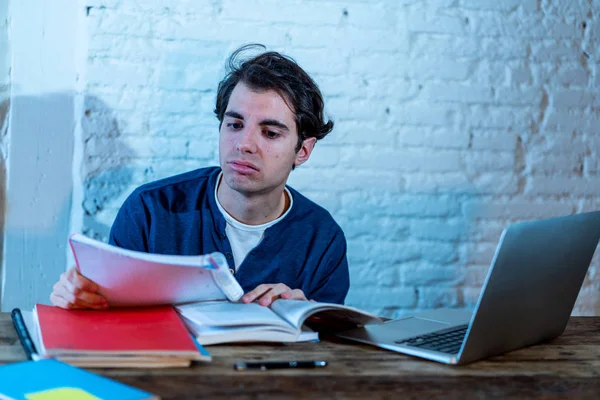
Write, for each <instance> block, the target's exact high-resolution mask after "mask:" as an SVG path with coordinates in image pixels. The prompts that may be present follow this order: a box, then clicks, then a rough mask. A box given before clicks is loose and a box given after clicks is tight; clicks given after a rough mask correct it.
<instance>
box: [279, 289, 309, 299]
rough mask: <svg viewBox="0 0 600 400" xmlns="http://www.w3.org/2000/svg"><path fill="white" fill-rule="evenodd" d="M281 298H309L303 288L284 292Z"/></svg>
mask: <svg viewBox="0 0 600 400" xmlns="http://www.w3.org/2000/svg"><path fill="white" fill-rule="evenodd" d="M281 298H282V299H286V300H308V299H307V298H306V296H305V295H304V292H303V291H302V290H301V289H294V290H290V291H286V292H283V293H281Z"/></svg>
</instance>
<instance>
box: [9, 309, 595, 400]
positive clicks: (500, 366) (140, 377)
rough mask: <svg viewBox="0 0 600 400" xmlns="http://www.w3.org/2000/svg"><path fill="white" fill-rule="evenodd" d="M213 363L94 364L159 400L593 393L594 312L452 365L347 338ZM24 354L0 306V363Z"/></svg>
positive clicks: (222, 350)
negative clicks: (315, 364)
mask: <svg viewBox="0 0 600 400" xmlns="http://www.w3.org/2000/svg"><path fill="white" fill-rule="evenodd" d="M207 349H208V350H209V352H210V353H211V354H212V355H213V362H212V363H208V364H198V365H194V366H193V367H191V368H175V369H157V370H152V369H142V370H139V369H138V370H136V369H95V370H92V371H94V372H96V373H99V374H102V375H105V376H108V377H111V378H113V379H116V380H118V381H121V382H123V383H126V384H129V385H132V386H135V387H138V388H140V389H144V390H147V391H149V392H152V393H155V394H157V395H159V396H161V398H163V399H182V398H206V399H229V398H236V399H281V398H313V399H320V398H327V399H329V398H336V399H339V398H352V399H375V398H381V399H408V398H436V397H437V398H459V399H464V398H487V397H492V396H493V397H499V398H507V397H512V398H519V399H523V398H536V399H559V398H560V399H564V398H569V399H571V400H574V399H581V398H590V399H600V317H573V318H571V320H570V322H569V325H568V327H567V330H566V331H565V333H564V334H563V335H562V336H561V337H559V338H557V339H555V340H554V341H552V342H550V343H546V344H541V345H537V346H533V347H529V348H526V349H521V350H517V351H513V352H511V353H508V354H506V355H503V356H498V357H493V358H491V359H488V360H485V361H479V362H475V363H473V364H469V365H466V366H461V367H451V366H446V365H442V364H438V363H435V362H431V361H424V360H420V359H418V358H413V357H409V356H404V355H402V354H398V353H394V352H390V351H386V350H381V349H378V348H375V347H371V346H366V345H357V344H352V343H350V342H344V341H341V340H338V341H322V342H319V343H292V344H272V345H265V344H260V345H258V344H245V345H220V346H210V347H208V348H207ZM261 359H282V360H292V359H315V360H317V359H323V360H327V361H329V366H328V367H326V368H320V369H315V370H306V369H304V370H272V371H265V372H261V371H245V372H236V371H234V370H233V368H232V365H233V363H234V362H235V361H242V360H244V361H247V360H261ZM22 360H25V354H24V353H23V350H22V348H21V345H20V343H19V340H18V338H17V335H16V333H15V331H14V328H13V326H12V323H11V321H10V316H9V314H8V313H0V364H4V363H10V362H16V361H22Z"/></svg>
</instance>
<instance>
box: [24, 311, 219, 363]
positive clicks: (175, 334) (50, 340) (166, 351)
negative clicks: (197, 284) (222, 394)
mask: <svg viewBox="0 0 600 400" xmlns="http://www.w3.org/2000/svg"><path fill="white" fill-rule="evenodd" d="M22 314H23V320H24V325H25V326H26V328H27V331H28V333H29V336H30V338H31V340H32V342H33V345H34V349H33V350H34V351H35V353H34V354H31V358H33V359H36V358H56V359H58V360H61V361H63V362H67V363H69V364H72V365H75V366H80V367H128V368H151V367H156V368H164V367H187V366H189V365H190V364H191V362H192V361H210V360H211V356H210V354H209V353H208V352H207V351H206V350H205V349H204V348H203V347H202V346H201V345H199V344H198V343H197V342H196V341H195V339H194V338H193V337H192V336H191V335H190V333H189V332H188V331H187V329H186V327H185V325H184V324H183V322H182V321H181V319H180V318H179V316H178V315H177V312H176V311H175V310H174V309H173V307H171V306H157V307H143V308H115V309H110V310H105V311H104V310H102V311H97V310H64V309H61V308H58V307H53V306H47V305H42V304H37V305H36V307H35V309H34V311H33V312H23V313H22ZM15 326H17V330H19V326H18V324H16V323H15ZM19 335H20V336H25V335H26V333H24V332H20V333H19ZM22 341H23V339H22ZM26 350H27V348H26ZM33 350H30V351H33Z"/></svg>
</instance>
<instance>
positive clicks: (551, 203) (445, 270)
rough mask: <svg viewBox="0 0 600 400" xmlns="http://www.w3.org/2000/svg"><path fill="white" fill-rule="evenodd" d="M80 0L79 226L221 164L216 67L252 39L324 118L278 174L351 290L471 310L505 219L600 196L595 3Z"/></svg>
mask: <svg viewBox="0 0 600 400" xmlns="http://www.w3.org/2000/svg"><path fill="white" fill-rule="evenodd" d="M87 7H88V8H87V13H88V16H87V41H88V45H87V70H86V74H85V79H86V81H85V82H86V107H85V114H84V115H83V116H82V127H83V136H84V138H83V139H84V144H85V146H84V147H85V154H84V165H83V166H82V169H83V171H84V172H83V178H84V182H83V185H84V199H85V200H84V202H83V205H82V206H83V208H84V213H85V218H84V227H83V229H84V232H85V233H87V234H91V235H94V236H96V237H100V238H106V236H107V233H108V229H109V227H110V224H111V223H112V220H113V219H114V216H115V213H116V211H117V210H118V208H119V206H120V205H121V203H122V202H123V200H124V198H125V197H126V196H127V195H128V194H129V193H130V191H131V190H132V189H133V188H134V187H136V186H137V185H139V184H142V183H144V182H147V181H150V180H154V179H158V178H161V177H165V176H168V175H171V174H175V173H179V172H183V171H186V170H189V169H193V168H197V167H202V166H208V165H214V164H216V163H217V135H218V131H217V120H216V119H215V117H214V116H213V114H212V109H213V107H214V99H215V91H216V87H217V82H218V79H219V78H220V76H221V75H222V73H223V64H224V60H225V57H226V56H227V54H228V53H230V52H231V51H232V50H233V49H234V48H236V47H237V46H238V45H240V44H243V43H247V42H261V43H264V44H266V45H267V46H268V47H269V48H270V49H275V50H280V51H283V52H285V53H287V54H289V55H291V56H293V57H295V58H296V59H297V60H298V62H299V63H300V64H301V65H303V66H304V67H305V68H306V69H307V70H308V72H309V73H311V74H312V75H313V76H314V78H315V79H316V81H317V83H318V84H319V85H320V86H321V88H322V90H323V92H324V95H325V99H326V109H327V112H328V114H329V115H330V116H331V117H332V118H333V119H334V120H335V122H336V128H335V129H334V131H333V133H332V134H331V135H330V136H329V137H327V138H326V139H325V140H324V141H323V142H322V143H319V144H318V145H317V146H316V149H315V152H314V154H313V157H312V158H311V160H309V161H308V162H307V163H306V165H305V166H302V167H301V168H298V169H297V170H296V171H294V172H293V173H292V176H291V178H290V184H291V185H292V186H294V187H296V188H297V189H299V190H301V191H303V192H304V193H305V194H306V195H308V196H309V197H311V198H313V199H315V200H316V201H318V202H319V203H320V204H322V205H324V206H325V207H326V208H328V209H329V210H330V211H331V213H332V214H333V215H334V217H335V218H336V219H337V221H338V222H339V223H340V225H341V226H342V227H343V228H344V230H345V232H346V235H347V238H348V245H349V248H348V257H349V262H350V269H351V279H352V286H351V291H350V294H349V296H348V303H349V304H351V305H354V306H358V307H362V308H366V309H369V310H371V311H373V312H378V313H381V314H383V315H386V316H390V317H393V316H397V315H401V314H403V313H405V312H409V311H414V310H416V309H418V310H425V309H431V308H433V307H439V306H448V307H472V306H473V304H474V303H475V302H476V300H477V296H478V294H479V288H480V286H481V284H482V283H483V281H484V279H485V276H486V273H487V269H488V266H489V262H490V261H491V258H492V256H493V253H494V249H495V246H496V243H497V240H498V238H499V236H500V234H501V232H502V229H503V228H504V227H505V226H506V224H508V223H510V222H513V221H520V220H527V219H533V218H546V217H552V216H557V215H564V214H571V213H574V212H581V211H586V210H595V209H598V208H599V207H600V163H599V161H598V159H599V155H600V154H599V150H598V149H600V141H599V139H598V137H599V134H600V131H599V129H600V128H599V127H600V95H599V93H600V90H599V89H600V69H599V68H598V58H599V57H600V53H599V52H598V49H599V48H600V47H599V45H600V42H599V39H598V37H600V36H599V33H600V23H599V22H598V16H599V15H600V3H599V2H596V1H588V0H568V1H567V0H560V1H549V0H542V1H537V0H525V1H523V0H504V1H497V0H437V1H433V0H431V1H413V0H319V1H317V0H309V1H300V0H284V1H274V0H194V1H191V0H190V1H181V0H137V1H128V0H88V1H87ZM83 37H86V35H85V34H84V35H83ZM1 40H2V39H1V38H0V41H1ZM0 84H1V83H0ZM599 274H600V265H599V263H598V257H596V259H595V261H594V263H593V265H592V267H591V269H590V271H589V274H588V278H587V279H586V282H585V284H584V289H583V290H582V292H581V295H580V298H579V299H578V302H577V305H576V309H575V314H584V315H591V314H596V315H598V314H600V281H599V280H598V279H599V278H598V276H599Z"/></svg>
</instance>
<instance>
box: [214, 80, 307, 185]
mask: <svg viewBox="0 0 600 400" xmlns="http://www.w3.org/2000/svg"><path fill="white" fill-rule="evenodd" d="M314 142H315V139H314V138H312V139H307V140H305V141H304V143H303V146H302V148H301V149H300V151H298V152H296V151H295V147H296V144H297V143H298V132H297V128H296V122H295V118H294V113H293V112H292V110H290V108H289V107H288V105H287V104H286V102H285V101H284V100H283V98H282V97H281V96H280V95H279V94H278V93H277V92H275V91H272V90H268V91H264V92H255V91H253V90H251V89H250V88H249V87H248V86H246V85H245V84H244V83H242V82H240V83H238V84H237V85H236V86H235V88H234V89H233V91H232V93H231V97H230V98H229V104H227V109H226V110H225V115H224V117H223V122H222V124H221V130H220V135H219V161H220V165H221V169H222V170H223V177H224V181H225V183H226V184H227V186H229V187H230V188H231V189H233V190H235V191H237V192H239V193H242V194H244V195H252V194H265V193H268V192H270V191H272V190H274V189H276V188H283V186H284V185H285V183H286V181H287V178H288V176H289V174H290V171H291V170H292V166H293V165H300V164H302V163H304V162H305V161H306V160H307V159H308V157H309V156H310V153H311V151H312V148H313V146H314Z"/></svg>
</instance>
